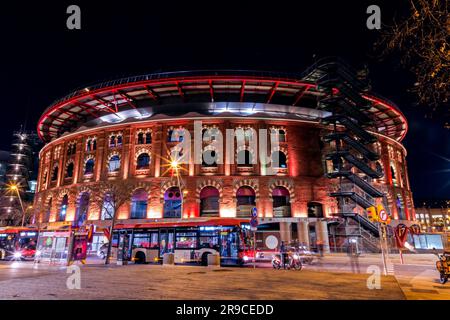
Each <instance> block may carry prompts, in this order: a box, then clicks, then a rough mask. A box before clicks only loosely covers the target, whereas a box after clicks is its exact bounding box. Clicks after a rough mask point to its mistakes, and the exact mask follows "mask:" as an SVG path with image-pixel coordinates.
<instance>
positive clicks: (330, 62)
mask: <svg viewBox="0 0 450 320" xmlns="http://www.w3.org/2000/svg"><path fill="white" fill-rule="evenodd" d="M304 80H305V81H311V82H314V83H316V85H317V90H318V91H319V92H320V93H321V95H320V98H319V100H318V108H319V109H322V110H326V111H328V112H330V113H331V115H330V116H327V117H325V118H323V119H322V124H324V125H328V126H331V127H332V130H328V131H326V133H325V134H324V135H323V137H322V138H323V141H324V142H326V143H329V146H330V147H329V148H324V151H323V152H324V160H325V161H326V162H327V163H328V164H330V165H326V166H325V167H326V168H327V170H326V173H325V175H326V177H327V178H329V179H334V180H335V181H337V184H334V186H335V187H333V188H332V190H330V192H329V195H330V196H331V197H335V198H337V200H338V203H339V213H338V216H339V217H341V218H342V219H343V223H344V225H345V228H344V230H345V234H346V235H347V237H348V236H352V234H353V233H355V234H356V233H357V234H358V237H359V238H360V239H361V241H362V242H363V243H364V244H365V245H366V246H367V247H368V249H371V250H373V251H378V250H380V248H379V245H377V241H375V239H377V237H379V236H380V234H379V230H378V225H377V224H375V223H372V222H371V221H370V220H368V219H367V218H366V217H365V216H363V215H360V214H358V213H357V212H355V211H356V210H355V209H356V206H360V207H362V208H363V209H364V211H365V210H366V209H367V208H368V207H371V206H374V205H376V203H377V202H376V200H375V199H376V198H382V197H383V196H384V193H383V192H382V191H380V190H378V189H377V188H376V187H375V186H374V185H373V179H379V178H381V177H383V172H382V170H380V168H379V167H377V166H376V165H375V163H374V162H375V161H377V160H379V159H380V156H379V155H378V154H377V153H376V152H375V151H374V148H373V146H372V145H373V144H374V143H375V142H377V137H376V136H375V135H374V134H372V133H371V132H370V131H376V130H373V128H372V126H373V123H372V120H371V119H370V118H369V116H368V115H367V113H366V112H365V111H367V110H368V109H369V108H370V103H369V102H368V101H367V100H366V99H365V98H364V97H363V96H362V92H364V91H366V90H367V88H368V83H365V82H363V81H360V80H359V79H358V78H357V77H356V72H354V71H353V70H352V69H351V68H350V67H348V66H347V65H346V64H345V63H343V62H342V61H337V60H336V59H326V60H321V61H318V62H317V63H316V64H315V65H314V66H312V67H311V68H310V69H308V71H307V73H306V74H305V76H304ZM330 167H331V168H332V169H330ZM355 228H356V229H359V231H358V232H356V231H355V230H353V229H355ZM341 231H342V230H341Z"/></svg>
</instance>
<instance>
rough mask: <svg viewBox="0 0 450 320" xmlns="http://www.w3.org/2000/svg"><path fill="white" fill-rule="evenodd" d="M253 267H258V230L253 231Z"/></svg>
mask: <svg viewBox="0 0 450 320" xmlns="http://www.w3.org/2000/svg"><path fill="white" fill-rule="evenodd" d="M253 269H256V230H255V231H253Z"/></svg>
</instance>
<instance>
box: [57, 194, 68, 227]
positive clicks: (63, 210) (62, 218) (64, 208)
mask: <svg viewBox="0 0 450 320" xmlns="http://www.w3.org/2000/svg"><path fill="white" fill-rule="evenodd" d="M68 204H69V196H68V195H67V194H65V195H64V197H63V198H62V201H61V207H60V208H59V213H58V221H65V220H66V213H67V205H68Z"/></svg>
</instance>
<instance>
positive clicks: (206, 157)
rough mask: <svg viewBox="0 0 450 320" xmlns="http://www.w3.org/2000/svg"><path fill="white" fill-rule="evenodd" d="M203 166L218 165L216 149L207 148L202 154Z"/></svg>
mask: <svg viewBox="0 0 450 320" xmlns="http://www.w3.org/2000/svg"><path fill="white" fill-rule="evenodd" d="M202 166H203V167H217V153H216V151H214V150H206V151H205V152H203V155H202Z"/></svg>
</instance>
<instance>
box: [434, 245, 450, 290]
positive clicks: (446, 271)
mask: <svg viewBox="0 0 450 320" xmlns="http://www.w3.org/2000/svg"><path fill="white" fill-rule="evenodd" d="M437 256H438V258H439V261H436V269H437V270H438V271H439V275H440V277H439V282H440V283H441V284H444V283H446V282H447V281H448V278H449V276H450V252H444V253H442V254H437Z"/></svg>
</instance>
